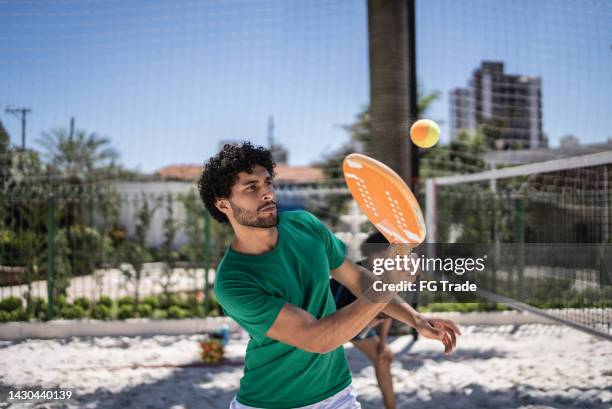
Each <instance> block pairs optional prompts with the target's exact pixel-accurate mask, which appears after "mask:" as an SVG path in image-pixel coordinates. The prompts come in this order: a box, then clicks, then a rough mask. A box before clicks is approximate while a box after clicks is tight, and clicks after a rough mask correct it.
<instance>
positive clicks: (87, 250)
mask: <svg viewBox="0 0 612 409" xmlns="http://www.w3.org/2000/svg"><path fill="white" fill-rule="evenodd" d="M67 233H69V235H70V238H71V241H72V242H71V248H72V252H71V257H70V259H71V261H72V268H73V269H74V273H75V275H78V276H81V275H88V274H92V273H93V272H94V269H95V268H97V267H99V266H100V265H101V264H102V262H103V261H104V260H109V259H110V258H111V257H112V254H113V251H114V248H113V244H112V240H111V239H110V238H109V237H108V236H103V235H102V234H100V232H99V231H97V230H96V229H93V228H91V227H86V226H83V225H76V226H71V227H68V228H67V232H66V233H65V234H67Z"/></svg>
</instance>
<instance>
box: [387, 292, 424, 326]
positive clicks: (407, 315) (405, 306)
mask: <svg viewBox="0 0 612 409" xmlns="http://www.w3.org/2000/svg"><path fill="white" fill-rule="evenodd" d="M383 312H384V313H385V314H387V315H388V316H390V317H392V318H395V319H396V320H398V321H401V322H403V323H404V324H406V325H410V326H411V327H413V328H417V326H418V325H419V324H420V323H421V322H422V321H423V320H424V319H425V318H424V317H423V315H422V314H421V313H420V312H418V311H417V310H415V309H414V308H412V306H411V305H410V303H409V302H407V301H405V300H403V299H402V298H401V297H400V296H399V295H396V296H395V298H394V299H393V301H391V302H390V303H389V304H387V306H386V307H385V308H384V309H383Z"/></svg>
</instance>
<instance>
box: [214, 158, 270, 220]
mask: <svg viewBox="0 0 612 409" xmlns="http://www.w3.org/2000/svg"><path fill="white" fill-rule="evenodd" d="M225 200H227V201H228V202H229V209H228V211H227V212H225V213H226V214H227V215H228V217H230V215H231V216H233V218H234V220H235V221H236V222H237V223H238V224H241V225H243V226H248V227H262V228H269V227H274V226H276V225H277V224H278V214H277V209H276V201H275V197H274V187H273V185H272V177H271V176H270V174H269V173H268V171H267V170H266V168H264V167H263V166H260V165H255V166H254V167H253V172H252V173H246V172H240V173H239V174H238V180H237V181H236V183H234V185H233V186H232V191H231V194H230V197H229V199H225ZM228 213H229V214H228Z"/></svg>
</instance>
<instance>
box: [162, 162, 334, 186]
mask: <svg viewBox="0 0 612 409" xmlns="http://www.w3.org/2000/svg"><path fill="white" fill-rule="evenodd" d="M275 171H276V177H275V178H274V180H275V181H276V182H277V183H318V182H322V181H323V180H324V179H325V175H324V173H323V170H322V169H320V168H316V167H312V166H288V165H277V166H276V168H275ZM201 172H202V166H200V165H169V166H166V167H163V168H161V169H160V170H158V171H157V172H155V175H157V176H159V177H161V178H162V179H170V180H197V179H198V178H199V177H200V174H201Z"/></svg>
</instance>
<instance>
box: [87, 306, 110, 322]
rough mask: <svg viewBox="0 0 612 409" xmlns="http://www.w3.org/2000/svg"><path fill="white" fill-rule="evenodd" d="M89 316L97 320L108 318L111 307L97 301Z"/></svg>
mask: <svg viewBox="0 0 612 409" xmlns="http://www.w3.org/2000/svg"><path fill="white" fill-rule="evenodd" d="M91 317H92V318H94V319H97V320H109V319H111V307H109V306H108V305H106V304H100V303H98V304H96V305H95V306H94V308H93V310H92V312H91Z"/></svg>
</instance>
